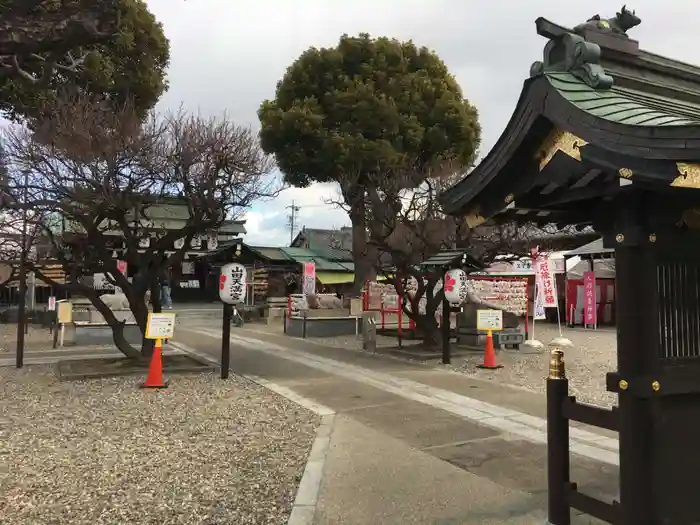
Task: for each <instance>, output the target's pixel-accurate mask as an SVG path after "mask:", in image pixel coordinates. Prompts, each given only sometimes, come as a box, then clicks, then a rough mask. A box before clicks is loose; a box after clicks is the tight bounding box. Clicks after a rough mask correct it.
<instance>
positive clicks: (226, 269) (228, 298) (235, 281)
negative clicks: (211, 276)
mask: <svg viewBox="0 0 700 525" xmlns="http://www.w3.org/2000/svg"><path fill="white" fill-rule="evenodd" d="M246 273H247V272H246V269H245V266H243V265H242V264H239V263H229V264H226V265H224V266H223V267H222V268H221V276H220V277H219V298H220V299H221V300H222V301H223V302H225V303H226V304H239V303H242V302H244V301H245V293H246V288H247V286H246V284H247V282H246V277H247V275H246Z"/></svg>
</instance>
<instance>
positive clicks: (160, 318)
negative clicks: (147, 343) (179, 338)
mask: <svg viewBox="0 0 700 525" xmlns="http://www.w3.org/2000/svg"><path fill="white" fill-rule="evenodd" d="M174 335H175V314H174V313H170V312H168V313H160V314H154V313H149V314H148V322H147V323H146V339H172V338H173V336H174Z"/></svg>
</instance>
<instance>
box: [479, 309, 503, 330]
mask: <svg viewBox="0 0 700 525" xmlns="http://www.w3.org/2000/svg"><path fill="white" fill-rule="evenodd" d="M476 329H477V330H486V331H493V330H503V311H502V310H477V311H476Z"/></svg>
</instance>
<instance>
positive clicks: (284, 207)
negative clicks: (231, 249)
mask: <svg viewBox="0 0 700 525" xmlns="http://www.w3.org/2000/svg"><path fill="white" fill-rule="evenodd" d="M336 193H337V191H336V189H335V188H334V185H332V184H314V185H312V186H310V187H308V188H289V189H286V190H285V191H283V192H282V193H281V194H280V195H279V197H277V198H276V199H275V200H274V201H270V202H264V203H259V204H257V205H256V206H254V207H253V209H252V210H250V211H249V212H248V213H246V214H245V215H244V217H243V218H244V219H245V220H246V221H247V222H246V230H247V231H248V233H247V235H246V237H245V240H246V242H247V243H248V244H252V245H258V246H289V242H290V239H291V236H290V226H289V225H288V217H289V215H290V213H291V209H289V208H288V206H292V203H294V206H298V207H299V211H298V213H297V220H296V224H295V229H294V233H293V235H296V234H297V233H298V232H299V230H301V228H302V227H304V226H306V227H308V228H329V229H333V228H340V227H341V226H346V225H348V224H349V223H350V220H349V218H348V216H347V214H346V213H345V212H344V211H343V210H341V209H338V208H337V207H335V206H334V205H332V204H328V203H327V202H326V201H328V199H329V198H332V199H334V200H335V199H336V198H337V195H336Z"/></svg>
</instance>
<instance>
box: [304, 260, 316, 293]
mask: <svg viewBox="0 0 700 525" xmlns="http://www.w3.org/2000/svg"><path fill="white" fill-rule="evenodd" d="M302 290H303V292H304V294H306V295H315V294H316V264H315V263H312V262H306V263H304V276H303V282H302Z"/></svg>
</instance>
